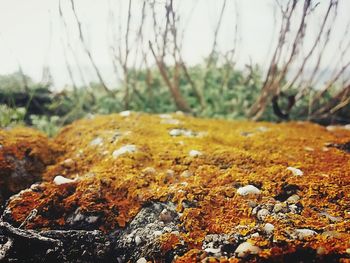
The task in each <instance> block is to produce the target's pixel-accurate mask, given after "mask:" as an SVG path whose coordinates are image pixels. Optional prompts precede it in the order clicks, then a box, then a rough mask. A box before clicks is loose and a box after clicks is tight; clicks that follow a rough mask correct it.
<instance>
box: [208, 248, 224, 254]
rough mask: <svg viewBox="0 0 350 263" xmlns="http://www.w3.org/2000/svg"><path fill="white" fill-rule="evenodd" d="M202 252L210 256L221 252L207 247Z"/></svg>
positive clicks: (218, 249)
mask: <svg viewBox="0 0 350 263" xmlns="http://www.w3.org/2000/svg"><path fill="white" fill-rule="evenodd" d="M204 251H205V252H207V253H211V254H218V253H220V252H221V249H220V248H211V247H208V248H206V249H204Z"/></svg>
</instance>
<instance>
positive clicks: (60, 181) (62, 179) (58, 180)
mask: <svg viewBox="0 0 350 263" xmlns="http://www.w3.org/2000/svg"><path fill="white" fill-rule="evenodd" d="M75 181H76V179H74V180H73V179H69V178H66V177H63V176H62V175H57V176H56V177H55V179H53V182H54V183H55V184H56V185H62V184H70V183H74V182H75Z"/></svg>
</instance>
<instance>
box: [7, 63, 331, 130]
mask: <svg viewBox="0 0 350 263" xmlns="http://www.w3.org/2000/svg"><path fill="white" fill-rule="evenodd" d="M173 72H174V71H173V68H167V73H168V75H169V78H173V76H172V75H171V74H172V73H173ZM24 78H25V81H24ZM128 78H129V80H130V81H129V83H128V89H129V104H128V107H127V108H125V103H124V102H125V101H124V99H125V97H124V96H125V95H124V94H125V84H124V83H122V82H121V83H120V86H119V87H117V88H115V89H113V94H114V96H111V94H107V93H106V92H105V91H104V90H103V88H102V87H101V85H99V84H98V83H90V85H89V86H88V87H85V86H83V87H79V88H77V89H73V88H72V89H67V90H64V91H63V92H61V93H59V94H55V93H54V92H52V91H50V86H49V85H46V86H45V85H42V84H40V83H35V82H34V81H32V80H31V79H30V78H29V77H27V76H24V77H23V76H21V74H19V73H14V74H12V75H6V76H0V126H1V127H7V126H11V125H17V124H23V123H25V124H28V125H32V126H34V127H36V128H38V129H40V130H42V131H44V132H46V133H47V134H49V135H54V134H55V133H56V132H57V131H58V129H59V127H60V126H62V125H64V124H67V123H71V122H72V121H74V120H76V119H79V118H83V117H85V116H87V115H91V114H109V113H114V112H119V111H122V110H126V109H128V110H133V111H143V112H149V113H166V112H174V111H176V110H177V107H176V104H175V103H174V100H173V97H172V96H171V93H170V92H169V89H168V87H167V86H166V85H165V83H164V81H163V78H162V76H161V75H160V73H159V71H158V69H157V68H151V69H147V70H129V72H128ZM177 83H178V87H179V89H180V91H181V94H182V96H183V98H184V99H185V101H186V102H187V103H188V105H189V106H190V108H191V110H192V114H194V115H196V116H201V117H210V118H226V119H247V118H248V114H249V110H250V108H251V107H252V105H253V103H254V102H255V101H256V100H257V99H258V97H259V95H260V91H261V88H262V86H263V77H262V72H261V69H260V68H259V67H258V66H247V67H246V68H245V69H244V70H237V69H234V67H232V65H231V64H221V65H220V64H219V63H218V62H217V61H214V63H211V65H209V66H208V65H207V64H206V63H203V64H199V65H195V66H193V67H189V68H188V69H187V74H185V73H184V72H183V71H181V73H180V74H179V76H178V79H177ZM282 84H283V83H282ZM25 85H27V87H26V86H25ZM288 91H289V93H288V94H289V95H293V94H294V95H295V94H296V92H297V90H296V89H293V88H292V89H289V90H288ZM313 93H315V90H314V89H310V91H309V96H303V97H302V98H301V99H300V100H298V101H297V102H296V104H295V105H294V107H293V109H292V111H291V114H290V118H291V119H293V120H303V119H306V116H307V108H308V104H309V98H310V97H311V96H312V95H313ZM334 93H335V90H333V93H332V89H330V91H328V93H327V94H325V95H324V96H323V98H322V99H321V100H319V101H318V102H317V103H318V104H319V105H323V104H324V103H325V102H326V101H327V99H330V98H332V96H333V94H334ZM21 100H22V101H21ZM270 104H271V103H270ZM279 104H280V107H281V108H282V109H285V108H286V107H287V104H288V101H287V100H285V98H281V99H279ZM261 119H262V120H267V121H279V118H278V117H277V116H276V114H275V113H274V111H273V107H272V104H271V105H269V106H268V107H267V108H266V110H265V111H264V113H263V115H262V117H261Z"/></svg>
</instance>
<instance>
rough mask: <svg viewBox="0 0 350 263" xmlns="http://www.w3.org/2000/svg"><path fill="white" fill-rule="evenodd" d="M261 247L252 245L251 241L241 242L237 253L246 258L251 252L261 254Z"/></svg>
mask: <svg viewBox="0 0 350 263" xmlns="http://www.w3.org/2000/svg"><path fill="white" fill-rule="evenodd" d="M259 252H260V248H259V247H257V246H254V245H252V244H251V243H249V242H244V243H241V244H240V245H239V246H238V247H237V249H236V250H235V253H236V254H237V256H238V257H240V258H244V257H246V256H248V255H250V254H259Z"/></svg>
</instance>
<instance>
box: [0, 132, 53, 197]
mask: <svg viewBox="0 0 350 263" xmlns="http://www.w3.org/2000/svg"><path fill="white" fill-rule="evenodd" d="M58 152H59V149H58V147H57V146H56V145H55V144H54V143H52V142H50V141H49V139H48V138H47V137H46V136H45V135H44V134H42V133H41V132H38V131H36V130H34V129H30V128H23V127H17V128H12V129H7V130H0V199H1V193H2V194H3V195H4V196H5V197H8V196H9V195H11V194H14V193H16V192H18V191H20V190H22V189H25V188H27V187H28V186H30V185H31V184H32V183H34V182H36V181H40V180H41V173H42V172H43V171H44V170H45V167H46V166H47V165H49V164H52V163H53V162H54V161H55V157H56V155H57V153H58Z"/></svg>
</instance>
